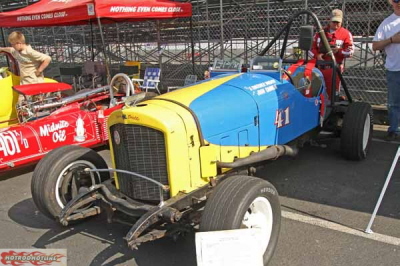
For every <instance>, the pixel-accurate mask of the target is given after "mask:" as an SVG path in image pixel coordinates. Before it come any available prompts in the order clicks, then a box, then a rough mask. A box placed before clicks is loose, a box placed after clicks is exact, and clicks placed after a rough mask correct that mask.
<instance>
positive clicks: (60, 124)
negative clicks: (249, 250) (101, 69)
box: [0, 53, 130, 171]
mask: <svg viewBox="0 0 400 266" xmlns="http://www.w3.org/2000/svg"><path fill="white" fill-rule="evenodd" d="M3 54H5V55H6V56H7V57H8V58H9V61H10V62H12V64H11V65H12V71H8V70H4V69H3V76H2V79H0V92H1V98H0V171H4V170H7V169H13V168H15V167H18V166H23V165H27V164H30V163H35V162H37V161H39V160H40V159H41V158H42V157H43V156H44V155H46V154H47V153H48V152H49V151H51V150H52V149H55V148H58V147H62V146H65V145H68V144H74V145H80V146H84V147H95V146H99V145H104V144H106V143H107V140H108V134H107V129H106V120H107V118H108V116H109V115H110V114H111V112H113V111H115V110H117V109H120V108H121V107H122V106H123V104H122V102H121V98H122V97H124V96H126V93H125V91H126V90H124V92H121V93H116V91H115V86H114V85H115V82H114V81H115V80H119V82H121V78H122V79H123V80H125V79H127V80H128V82H129V78H128V77H127V76H126V75H124V74H119V75H118V76H117V77H114V79H113V80H114V81H113V83H114V84H111V86H104V87H101V88H96V89H91V90H85V91H80V92H78V93H76V94H74V95H72V96H69V97H67V96H66V95H65V92H67V91H71V89H72V87H71V85H69V84H65V83H56V81H54V80H50V79H47V80H46V81H47V82H49V83H41V84H32V85H16V84H19V77H18V72H17V71H18V67H17V64H16V63H15V60H14V58H13V57H12V56H11V55H10V54H7V53H3ZM111 87H114V89H112V90H111V89H110V88H111ZM129 89H130V88H129ZM129 91H130V90H128V92H129ZM114 94H115V95H114ZM20 95H22V96H23V97H24V99H23V100H21V99H20V103H18V98H19V97H20ZM128 96H129V94H128Z"/></svg>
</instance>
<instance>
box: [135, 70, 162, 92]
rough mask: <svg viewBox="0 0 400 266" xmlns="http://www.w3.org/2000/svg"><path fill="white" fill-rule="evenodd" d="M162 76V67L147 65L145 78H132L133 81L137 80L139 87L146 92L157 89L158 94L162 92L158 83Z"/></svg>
mask: <svg viewBox="0 0 400 266" xmlns="http://www.w3.org/2000/svg"><path fill="white" fill-rule="evenodd" d="M160 76H161V69H159V68H150V67H147V68H146V70H145V71H144V77H143V79H132V81H133V82H134V83H135V82H137V83H139V87H140V88H141V89H142V90H144V91H145V92H148V90H156V91H157V92H158V94H161V93H160V90H159V89H158V83H160Z"/></svg>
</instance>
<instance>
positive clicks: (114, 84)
mask: <svg viewBox="0 0 400 266" xmlns="http://www.w3.org/2000/svg"><path fill="white" fill-rule="evenodd" d="M121 86H125V89H124V92H125V96H126V97H129V96H130V95H131V93H132V94H135V87H134V86H133V83H132V80H131V79H130V78H129V77H128V75H126V74H124V73H118V74H116V75H115V76H114V77H113V78H112V79H111V82H110V107H113V106H115V104H116V102H115V99H114V92H119V90H120V88H121Z"/></svg>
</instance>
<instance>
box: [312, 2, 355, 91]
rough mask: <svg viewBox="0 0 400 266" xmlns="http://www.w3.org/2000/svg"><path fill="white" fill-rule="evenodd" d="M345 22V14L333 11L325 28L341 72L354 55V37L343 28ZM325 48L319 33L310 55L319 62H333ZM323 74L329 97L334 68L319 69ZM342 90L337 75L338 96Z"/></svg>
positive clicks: (315, 37)
mask: <svg viewBox="0 0 400 266" xmlns="http://www.w3.org/2000/svg"><path fill="white" fill-rule="evenodd" d="M342 22H343V12H342V11H341V10H339V9H335V10H333V11H332V16H331V20H330V22H329V25H328V26H327V27H326V28H324V31H325V35H326V38H327V39H328V42H329V44H330V46H331V49H332V51H333V53H334V56H335V59H336V63H337V64H338V67H339V68H340V71H341V72H343V71H344V66H343V61H344V59H345V58H347V57H351V56H352V55H353V51H354V47H353V36H352V34H351V32H350V31H348V30H347V29H345V28H343V27H342ZM324 50H325V49H324V47H323V45H322V42H321V38H320V36H319V34H318V33H317V34H316V35H315V36H314V41H313V46H312V49H311V51H310V55H311V56H312V57H314V58H316V59H318V60H326V61H332V58H331V57H330V56H329V55H327V54H326V51H324ZM319 68H320V70H321V72H322V74H323V75H324V80H325V84H326V89H327V93H328V95H329V97H330V96H331V91H332V73H333V71H332V67H331V66H322V65H321V66H320V67H319ZM339 89H340V79H339V76H338V75H336V95H338V94H339Z"/></svg>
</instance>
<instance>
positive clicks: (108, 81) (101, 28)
mask: <svg viewBox="0 0 400 266" xmlns="http://www.w3.org/2000/svg"><path fill="white" fill-rule="evenodd" d="M97 23H98V24H99V29H100V38H101V44H102V45H103V54H104V63H105V65H106V72H107V83H110V82H111V74H110V65H109V62H108V57H107V53H106V42H105V40H104V34H103V27H102V26H101V20H100V18H99V17H97Z"/></svg>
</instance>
